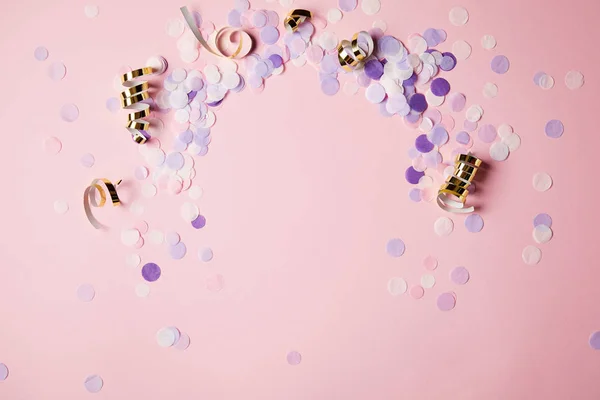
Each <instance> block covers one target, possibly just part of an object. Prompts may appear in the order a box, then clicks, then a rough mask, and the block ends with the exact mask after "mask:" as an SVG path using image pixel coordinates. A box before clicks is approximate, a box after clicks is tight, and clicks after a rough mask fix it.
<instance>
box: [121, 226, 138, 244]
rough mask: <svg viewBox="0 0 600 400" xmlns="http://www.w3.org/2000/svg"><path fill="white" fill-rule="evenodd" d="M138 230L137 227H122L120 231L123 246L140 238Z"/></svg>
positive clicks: (134, 242)
mask: <svg viewBox="0 0 600 400" xmlns="http://www.w3.org/2000/svg"><path fill="white" fill-rule="evenodd" d="M140 237H141V236H140V231H138V230H137V229H123V230H122V231H121V243H123V244H124V245H125V246H133V245H135V244H136V243H137V242H138V241H139V240H140Z"/></svg>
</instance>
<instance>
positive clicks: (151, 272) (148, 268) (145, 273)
mask: <svg viewBox="0 0 600 400" xmlns="http://www.w3.org/2000/svg"><path fill="white" fill-rule="evenodd" d="M160 274H161V271H160V267H159V266H158V265H156V264H155V263H148V264H145V265H144V266H143V267H142V277H143V278H144V279H145V280H147V281H148V282H155V281H156V280H158V278H160Z"/></svg>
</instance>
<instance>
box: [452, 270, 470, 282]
mask: <svg viewBox="0 0 600 400" xmlns="http://www.w3.org/2000/svg"><path fill="white" fill-rule="evenodd" d="M469 278H470V275H469V271H468V270H467V269H466V268H465V267H456V268H454V269H453V270H452V271H450V280H451V281H452V282H454V283H455V284H457V285H464V284H465V283H467V282H469Z"/></svg>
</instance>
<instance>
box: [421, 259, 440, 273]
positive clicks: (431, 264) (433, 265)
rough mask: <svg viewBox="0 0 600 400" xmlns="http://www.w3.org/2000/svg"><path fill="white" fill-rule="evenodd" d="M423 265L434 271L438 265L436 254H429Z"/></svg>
mask: <svg viewBox="0 0 600 400" xmlns="http://www.w3.org/2000/svg"><path fill="white" fill-rule="evenodd" d="M423 266H424V267H425V269H427V270H429V271H434V270H435V269H436V268H437V267H438V260H437V258H435V257H434V256H427V257H425V259H423Z"/></svg>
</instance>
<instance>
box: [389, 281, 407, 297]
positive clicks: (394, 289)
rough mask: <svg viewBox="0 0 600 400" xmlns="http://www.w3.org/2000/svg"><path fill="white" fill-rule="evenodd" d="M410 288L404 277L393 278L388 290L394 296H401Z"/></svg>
mask: <svg viewBox="0 0 600 400" xmlns="http://www.w3.org/2000/svg"><path fill="white" fill-rule="evenodd" d="M407 290H408V283H406V280H404V278H392V279H390V280H389V282H388V292H390V294H391V295H392V296H400V295H401V294H404V293H406V291H407Z"/></svg>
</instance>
